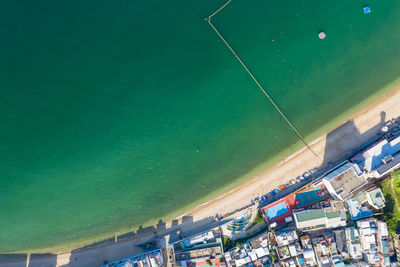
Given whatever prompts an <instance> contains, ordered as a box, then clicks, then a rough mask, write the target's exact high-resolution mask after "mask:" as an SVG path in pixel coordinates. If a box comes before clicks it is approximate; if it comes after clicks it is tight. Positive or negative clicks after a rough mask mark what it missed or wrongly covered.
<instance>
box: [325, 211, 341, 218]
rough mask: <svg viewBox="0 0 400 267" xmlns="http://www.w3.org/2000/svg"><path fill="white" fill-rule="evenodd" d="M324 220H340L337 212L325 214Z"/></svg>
mask: <svg viewBox="0 0 400 267" xmlns="http://www.w3.org/2000/svg"><path fill="white" fill-rule="evenodd" d="M326 218H328V219H333V218H340V212H339V211H331V212H327V213H326Z"/></svg>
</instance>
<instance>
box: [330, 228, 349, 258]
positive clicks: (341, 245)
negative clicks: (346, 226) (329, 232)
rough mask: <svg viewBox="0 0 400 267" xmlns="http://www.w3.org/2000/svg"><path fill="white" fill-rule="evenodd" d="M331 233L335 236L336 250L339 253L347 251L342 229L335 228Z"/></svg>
mask: <svg viewBox="0 0 400 267" xmlns="http://www.w3.org/2000/svg"><path fill="white" fill-rule="evenodd" d="M333 234H334V236H335V241H336V248H337V251H338V252H339V253H340V254H342V253H344V252H347V247H346V233H345V231H344V230H336V231H334V232H333Z"/></svg>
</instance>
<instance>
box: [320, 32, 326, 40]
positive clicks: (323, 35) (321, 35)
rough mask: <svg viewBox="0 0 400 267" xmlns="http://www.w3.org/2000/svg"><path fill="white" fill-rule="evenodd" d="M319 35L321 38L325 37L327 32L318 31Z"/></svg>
mask: <svg viewBox="0 0 400 267" xmlns="http://www.w3.org/2000/svg"><path fill="white" fill-rule="evenodd" d="M318 37H319V39H321V40H322V39H325V37H326V34H325V33H324V32H319V33H318Z"/></svg>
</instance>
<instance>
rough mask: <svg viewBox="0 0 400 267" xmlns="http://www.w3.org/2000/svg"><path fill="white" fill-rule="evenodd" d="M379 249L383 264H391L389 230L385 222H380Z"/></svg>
mask: <svg viewBox="0 0 400 267" xmlns="http://www.w3.org/2000/svg"><path fill="white" fill-rule="evenodd" d="M376 236H377V237H378V244H379V245H378V250H379V257H380V262H381V265H382V266H390V257H389V232H388V229H387V225H386V223H385V222H378V234H377V235H376Z"/></svg>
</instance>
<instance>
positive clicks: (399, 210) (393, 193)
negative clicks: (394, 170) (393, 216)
mask: <svg viewBox="0 0 400 267" xmlns="http://www.w3.org/2000/svg"><path fill="white" fill-rule="evenodd" d="M390 188H391V189H392V195H393V196H394V203H395V204H396V209H397V211H398V212H400V207H399V200H398V199H397V197H396V193H395V192H394V184H393V176H392V177H390Z"/></svg>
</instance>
